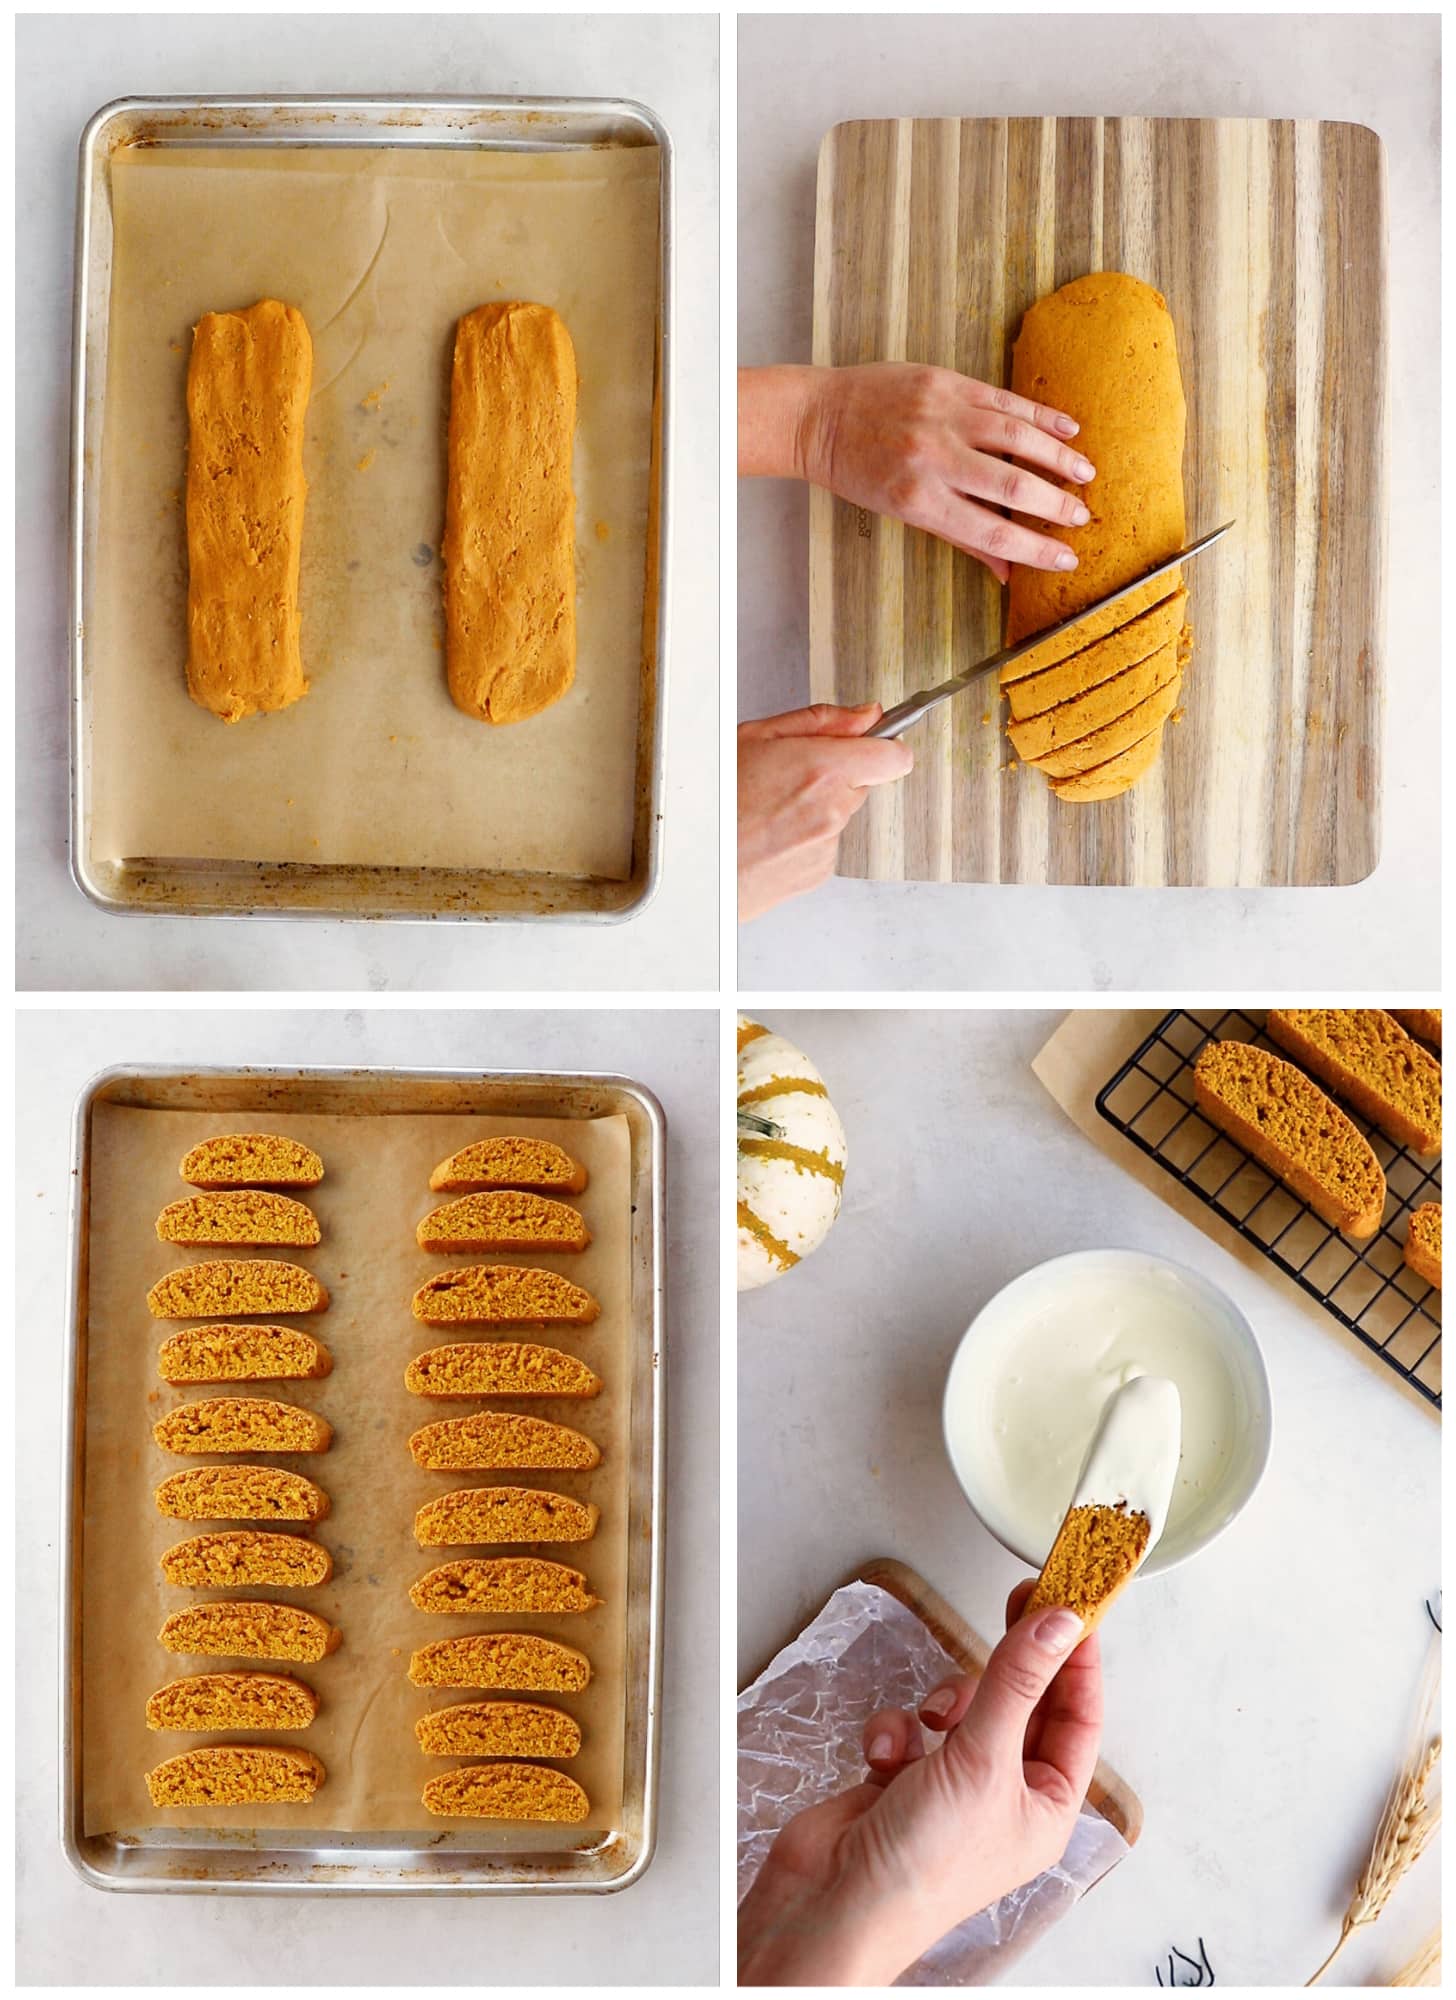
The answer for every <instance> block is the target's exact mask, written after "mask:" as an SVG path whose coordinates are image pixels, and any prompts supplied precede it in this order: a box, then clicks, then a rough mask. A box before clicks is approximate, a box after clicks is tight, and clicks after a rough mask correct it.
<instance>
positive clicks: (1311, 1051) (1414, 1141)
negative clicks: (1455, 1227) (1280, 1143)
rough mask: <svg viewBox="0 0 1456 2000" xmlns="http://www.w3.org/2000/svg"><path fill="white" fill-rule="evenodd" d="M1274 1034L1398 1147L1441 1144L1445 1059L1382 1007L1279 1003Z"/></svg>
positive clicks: (1429, 1149)
mask: <svg viewBox="0 0 1456 2000" xmlns="http://www.w3.org/2000/svg"><path fill="white" fill-rule="evenodd" d="M1268 1026H1269V1033H1270V1036H1271V1037H1272V1038H1273V1040H1274V1041H1276V1042H1278V1044H1279V1046H1280V1047H1281V1048H1284V1049H1288V1051H1289V1053H1290V1054H1291V1055H1292V1056H1293V1057H1294V1059H1295V1061H1296V1062H1297V1063H1299V1064H1300V1066H1301V1067H1302V1068H1304V1069H1307V1070H1311V1071H1313V1073H1314V1075H1316V1076H1317V1077H1318V1078H1319V1080H1320V1082H1321V1083H1325V1084H1328V1085H1329V1087H1330V1089H1331V1090H1333V1091H1334V1092H1335V1094H1336V1096H1337V1097H1343V1098H1344V1100H1345V1102H1346V1103H1347V1104H1353V1105H1354V1107H1355V1109H1356V1110H1357V1111H1359V1112H1360V1113H1362V1114H1363V1116H1365V1117H1366V1118H1368V1119H1369V1120H1370V1122H1371V1124H1372V1125H1378V1126H1379V1127H1380V1129H1381V1131H1382V1132H1385V1133H1388V1134H1389V1136H1390V1137H1391V1138H1392V1139H1394V1140H1395V1142H1396V1144H1397V1145H1399V1146H1409V1147H1410V1148H1411V1150H1412V1151H1413V1152H1417V1153H1434V1152H1435V1151H1436V1149H1437V1147H1438V1146H1439V1145H1440V1143H1441V1065H1440V1064H1439V1063H1438V1062H1437V1061H1436V1058H1435V1057H1434V1056H1433V1055H1431V1054H1430V1052H1429V1051H1428V1050H1426V1049H1423V1048H1422V1047H1421V1045H1420V1043H1419V1042H1416V1041H1412V1039H1411V1037H1410V1036H1409V1035H1408V1034H1407V1033H1406V1031H1405V1029H1404V1028H1403V1027H1402V1026H1401V1025H1400V1023H1399V1021H1397V1020H1396V1019H1395V1018H1394V1016H1393V1015H1390V1014H1387V1013H1386V1012H1385V1011H1384V1010H1383V1009H1382V1008H1380V1007H1272V1008H1271V1009H1270V1010H1269V1021H1268Z"/></svg>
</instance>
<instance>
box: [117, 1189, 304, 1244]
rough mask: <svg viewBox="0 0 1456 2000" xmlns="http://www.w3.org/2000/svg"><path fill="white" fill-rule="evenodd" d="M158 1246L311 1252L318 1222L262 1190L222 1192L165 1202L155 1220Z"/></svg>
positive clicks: (298, 1203)
mask: <svg viewBox="0 0 1456 2000" xmlns="http://www.w3.org/2000/svg"><path fill="white" fill-rule="evenodd" d="M157 1234H158V1236H160V1237H161V1239H162V1241H163V1242H164V1243H181V1244H185V1245H187V1246H188V1247H189V1248H190V1247H192V1246H195V1245H204V1246H205V1245H210V1244H214V1243H217V1244H233V1243H275V1244H276V1243H286V1244H291V1245H297V1246H298V1247H300V1248H302V1249H306V1250H307V1249H312V1248H313V1246H314V1245H315V1244H316V1243H318V1241H319V1240H320V1239H319V1225H318V1217H317V1216H316V1215H315V1214H314V1212H313V1210H312V1209H311V1208H309V1207H308V1206H307V1204H306V1203H304V1202H301V1201H295V1200H294V1199H293V1197H292V1196H291V1195H286V1194H272V1193H270V1192H269V1191H268V1190H266V1189H264V1188H224V1189H221V1190H219V1191H217V1192H215V1193H209V1194H190V1195H186V1196H184V1198H183V1199H182V1200H181V1201H171V1202H168V1204H167V1206H166V1207H165V1208H164V1209H163V1210H162V1212H161V1214H160V1215H159V1216H158V1217H157Z"/></svg>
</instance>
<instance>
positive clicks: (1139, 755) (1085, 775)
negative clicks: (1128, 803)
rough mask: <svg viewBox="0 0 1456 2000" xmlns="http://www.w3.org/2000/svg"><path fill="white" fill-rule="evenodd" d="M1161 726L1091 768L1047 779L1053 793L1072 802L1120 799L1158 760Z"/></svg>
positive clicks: (1083, 802) (1082, 802) (1088, 802)
mask: <svg viewBox="0 0 1456 2000" xmlns="http://www.w3.org/2000/svg"><path fill="white" fill-rule="evenodd" d="M1163 727H1164V725H1163V724H1162V723H1160V724H1159V725H1158V727H1157V728H1156V729H1154V730H1150V731H1149V733H1148V734H1147V735H1146V736H1144V737H1143V738H1141V740H1140V741H1139V742H1137V743H1134V744H1133V745H1132V747H1131V748H1130V749H1128V750H1122V751H1119V752H1118V754H1117V756H1115V757H1109V758H1108V760H1107V762H1106V763H1105V764H1094V765H1093V767H1092V769H1091V770H1090V771H1078V772H1076V773H1075V774H1074V775H1073V776H1072V777H1070V778H1052V779H1051V780H1050V781H1049V782H1050V784H1051V788H1052V790H1053V792H1055V794H1056V796H1057V797H1058V798H1059V799H1066V800H1067V801H1068V803H1069V804H1072V805H1090V804H1093V803H1095V802H1096V801H1097V800H1099V799H1115V798H1119V797H1120V796H1121V795H1122V793H1123V792H1126V791H1130V790H1131V788H1132V787H1133V786H1134V785H1135V784H1136V783H1137V781H1138V779H1139V778H1141V777H1145V776H1146V775H1147V773H1148V772H1149V771H1150V770H1151V769H1152V767H1153V765H1154V764H1155V763H1156V762H1157V757H1158V751H1159V749H1160V748H1161V747H1162V742H1163Z"/></svg>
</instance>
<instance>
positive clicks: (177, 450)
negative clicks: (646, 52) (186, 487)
mask: <svg viewBox="0 0 1456 2000" xmlns="http://www.w3.org/2000/svg"><path fill="white" fill-rule="evenodd" d="M659 164H660V163H659V156H658V150H657V148H656V147H654V146H645V147H640V148H606V149H602V150H600V151H596V150H593V151H582V152H562V153H551V152H546V153H534V154H533V153H509V152H497V151H480V150H475V149H471V148H469V147H464V146H462V147H429V148H423V149H411V150H408V151H406V150H403V149H400V150H394V151H388V150H375V149H372V148H369V149H364V148H361V149H357V150H355V149H343V150H330V149H327V148H298V149H293V148H275V147H262V148H255V149H252V150H247V149H244V148H241V147H226V146H224V147H217V148H213V149H207V148H189V147H176V148H171V147H157V148H140V149H128V150H125V151H123V152H121V153H119V154H118V155H117V157H116V158H115V160H114V161H113V162H112V166H111V203H112V214H113V222H114V229H115V246H114V257H113V264H112V292H111V318H110V333H109V351H108V357H107V368H106V406H105V427H104V435H103V448H102V468H101V470H102V498H101V511H100V524H99V535H98V550H97V565H98V573H97V578H96V590H95V594H94V599H93V604H94V609H93V614H92V615H93V621H94V623H93V627H92V629H91V630H90V631H89V633H88V641H89V648H90V655H91V682H90V696H91V716H92V736H91V745H90V752H91V769H92V783H93V791H92V797H93V822H92V842H93V850H94V852H95V853H96V854H97V855H98V856H101V857H104V858H107V859H117V858H125V859H142V858H151V859H174V860H175V859H193V860H233V861H269V862H272V861H294V862H298V861H305V862H308V861H312V862H329V863H370V864H376V865H382V866H404V865H416V866H428V867H474V868H482V869H496V870H501V869H529V870H539V871H545V872H547V873H558V874H565V875H571V876H586V875H596V876H602V877H606V878H608V879H611V880H622V879H624V878H625V877H626V876H627V875H628V873H629V872H630V868H631V837H632V817H633V805H634V788H635V776H636V755H637V751H636V740H637V709H638V699H639V684H640V677H641V659H642V609H643V589H644V576H645V571H646V546H647V515H648V492H649V462H650V453H651V441H652V435H651V434H652V396H653V354H654V342H655V328H656V313H657V263H656V259H657V227H658V173H659ZM265 297H275V298H280V299H282V300H284V301H285V302H286V303H288V304H291V305H296V306H297V307H299V308H300V310H301V311H302V312H303V315H304V317H305V319H306V320H307V321H308V325H309V330H310V333H311V334H312V337H313V344H314V378H313V393H312V398H311V401H310V403H309V410H308V430H307V441H306V447H305V468H306V471H307V476H308V483H309V494H308V504H307V509H306V512H305V516H304V545H303V574H302V585H301V593H302V612H303V657H304V668H305V671H306V673H307V675H308V678H309V681H310V691H309V693H308V694H307V695H306V696H305V697H304V699H303V700H302V701H300V702H296V703H295V704H294V705H293V707H292V708H289V709H285V710H282V711H280V712H279V713H277V714H274V715H265V716H252V717H249V718H248V719H247V720H246V721H244V722H240V723H236V724H233V725H231V726H229V725H226V724H224V723H222V722H220V721H219V720H218V719H217V718H216V717H215V716H212V715H210V714H208V713H207V712H206V711H205V710H204V709H202V708H199V707H198V706H197V705H196V704H195V703H194V702H192V701H191V700H190V699H189V698H188V695H187V690H186V683H185V678H184V664H185V660H186V620H185V612H186V597H187V551H186V528H185V521H184V515H183V504H182V490H183V483H184V478H185V468H186V450H187V422H186V408H185V388H186V376H187V361H188V355H189V352H190V348H191V338H192V327H193V325H194V324H195V323H196V321H197V319H198V318H199V317H200V316H201V314H202V313H204V312H207V311H222V310H227V309H230V308H233V307H239V306H246V305H251V304H252V303H253V302H254V301H255V300H257V299H260V298H265ZM516 298H521V299H531V300H538V301H540V302H542V303H544V304H546V305H551V306H554V307H555V308H556V310H557V311H558V312H559V313H560V314H561V316H562V318H563V319H564V320H565V322H566V325H567V328H568V330H569V331H570V333H571V337H572V340H573V342H574V343H575V346H576V353H577V363H578V367H579V370H580V376H581V393H580V402H579V408H578V428H577V439H576V454H575V466H574V476H575V483H576V493H577V564H578V578H577V588H578V659H577V677H576V683H575V685H574V687H573V688H572V690H571V692H570V693H569V694H568V695H567V696H566V697H565V698H564V699H563V700H562V701H560V702H558V703H557V704H556V705H555V707H553V708H551V709H548V710H547V711H546V713H545V714H543V715H540V716H536V717H534V718H532V719H531V720H530V721H528V722H523V723H516V724H512V725H510V726H508V727H505V728H491V727H490V726H489V725H488V724H484V723H481V722H478V721H476V720H474V719H473V718H471V717H469V716H466V715H463V714H462V713H461V712H460V711H459V710H458V709H456V708H455V707H454V705H453V704H452V703H451V701H450V698H449V694H448V692H447V690H446V685H445V665H444V651H443V645H444V636H443V635H444V615H443V610H442V606H441V599H440V591H441V568H440V561H439V555H438V549H439V540H440V534H441V530H442V526H443V519H444V504H445V502H444V493H445V483H444V482H445V473H444V465H445V419H446V414H447V412H448V408H449V365H450V354H451V348H452V342H453V338H454V328H455V322H456V320H457V319H458V318H459V317H460V315H461V314H462V313H465V312H468V311H469V310H470V309H471V308H472V307H474V306H477V305H481V304H484V303H487V302H489V301H491V300H497V299H516Z"/></svg>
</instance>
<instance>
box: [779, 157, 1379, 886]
mask: <svg viewBox="0 0 1456 2000" xmlns="http://www.w3.org/2000/svg"><path fill="white" fill-rule="evenodd" d="M1098 270H1118V271H1127V272H1130V273H1131V274H1132V275H1133V276H1135V277H1139V278H1142V279H1145V280H1146V281H1147V282H1148V283H1150V284H1152V285H1155V286H1156V287H1157V289H1158V290H1159V291H1161V292H1162V293H1163V294H1164V295H1165V296H1166V298H1167V300H1168V304H1169V307H1170V308H1171V311H1172V314H1173V320H1174V324H1175V326H1176V329H1177V335H1178V352H1179V358H1180V362H1181V366H1182V373H1183V385H1184V390H1185V393H1186V396H1187V400H1188V445H1187V452H1186V455H1185V458H1184V485H1185V490H1186V493H1187V500H1188V531H1189V535H1190V537H1191V536H1193V535H1196V534H1201V533H1203V532H1205V531H1206V530H1207V529H1209V528H1211V527H1214V526H1216V525H1217V524H1218V523H1219V522H1220V521H1226V520H1229V519H1236V520H1237V522H1238V526H1237V528H1236V530H1235V531H1234V533H1233V534H1232V535H1229V536H1226V537H1225V539H1224V540H1223V541H1222V542H1221V543H1220V544H1219V546H1218V548H1217V549H1216V550H1215V551H1212V552H1210V553H1209V554H1208V555H1206V556H1204V557H1202V558H1201V559H1200V560H1199V561H1197V562H1195V563H1193V564H1190V565H1189V566H1188V568H1187V569H1186V570H1185V572H1184V578H1185V581H1186V582H1187V584H1188V588H1189V607H1188V616H1189V622H1190V623H1191V625H1192V627H1193V662H1192V667H1191V670H1190V672H1189V674H1188V676H1187V678H1186V679H1185V682H1184V688H1183V696H1182V715H1181V719H1180V720H1179V721H1178V722H1177V723H1176V724H1174V725H1170V726H1169V728H1168V729H1167V730H1166V731H1165V732H1164V739H1163V741H1164V748H1163V754H1162V756H1161V758H1160V759H1159V760H1158V763H1157V765H1156V766H1155V767H1154V769H1153V770H1152V771H1151V772H1150V773H1149V774H1148V776H1147V777H1146V778H1144V779H1143V780H1141V781H1140V782H1139V783H1138V784H1137V785H1135V786H1134V787H1133V789H1132V791H1130V792H1128V793H1125V794H1124V795H1123V796H1122V797H1121V798H1118V799H1112V800H1107V801H1104V802H1103V803H1101V804H1097V805H1071V804H1066V803H1063V802H1061V801H1059V800H1057V799H1055V798H1054V797H1053V796H1052V794H1051V792H1050V790H1049V789H1048V787H1047V784H1046V781H1045V780H1044V779H1043V778H1042V776H1041V775H1040V774H1039V773H1038V772H1035V771H1032V770H1028V769H1024V768H1022V767H1020V766H1019V765H1016V764H1015V760H1014V753H1013V752H1012V750H1011V746H1010V743H1009V741H1008V739H1007V737H1006V735H1005V731H1004V724H1005V704H1004V702H1003V701H1001V699H1000V697H999V695H998V694H997V693H996V691H995V686H994V677H991V678H990V679H988V681H987V682H986V683H985V684H984V691H982V689H976V690H973V691H971V692H968V693H967V694H965V695H963V696H961V697H959V698H958V699H957V700H955V701H953V702H950V703H946V704H944V705H942V707H941V708H940V709H939V710H937V711H936V713H935V714H934V716H932V717H931V718H930V719H929V720H928V721H926V722H924V723H921V724H920V725H919V726H918V727H917V728H916V729H914V730H913V731H912V732H911V734H910V735H909V736H908V737H907V739H906V740H907V742H909V743H910V744H911V745H912V746H913V748H914V750H915V756H916V766H915V770H914V773H913V774H912V776H911V777H910V778H909V779H907V780H906V782H905V783H904V784H903V785H898V786H885V787H881V788H879V789H877V790H876V791H874V792H872V793H871V795H870V798H869V801H868V803H867V804H866V806H865V808H864V810H863V811H862V812H861V813H859V814H858V815H857V817H856V818H855V820H854V821H853V822H852V824H851V826H850V828H849V830H848V831H847V833H846V834H845V836H844V838H843V840H842V841H841V843H840V859H839V872H840V873H841V874H844V875H855V876H867V877H872V878H875V879H879V880H887V879H888V880H906V881H940V882H952V881H954V882H1056V883H1132V884H1142V885H1157V884H1163V883H1178V884H1201V885H1209V886H1228V885H1241V886H1248V887H1259V886H1264V885H1281V886H1282V885H1296V884H1331V883H1349V882H1358V881H1360V880H1362V879H1363V878H1364V877H1365V876H1366V875H1368V874H1369V873H1370V871H1371V870H1372V869H1373V867H1374V866H1375V863H1376V860H1377V858H1378V851H1379V822H1380V732H1381V705H1382V704H1381V684H1382V649H1383V645H1384V609H1383V596H1384V571H1385V532H1386V462H1385V460H1386V445H1385V424H1386V394H1387V392H1386V327H1385V316H1386V306H1385V161H1384V153H1383V150H1382V148H1381V144H1380V141H1379V139H1378V138H1377V137H1376V135H1375V134H1374V133H1373V132H1370V131H1368V130H1366V129H1365V128H1364V127H1363V126H1358V125H1342V124H1324V123H1318V122H1314V121H1308V120H1280V121H1272V122H1271V121H1265V120H1256V119H1225V118H1219V119H1177V118H1040V119H1038V118H1013V119H994V118H971V119H913V118H901V119H876V120H865V121H859V122H854V123H850V124H846V125H838V126H836V127H835V128H834V130H833V131H832V132H830V133H829V135H828V136H827V138H826V139H825V141H824V144H823V147H822V149H821V152H820V159H819V187H818V214H817V224H816V234H815V265H814V359H815V361H816V362H821V363H845V362H858V361H901V360H903V361H919V362H934V363H937V364H939V365H941V366H943V367H947V368H956V369H960V370H961V371H962V372H964V373H966V374H968V375H973V376H976V377H979V378H980V379H981V380H983V381H988V382H995V383H1004V382H1009V380H1010V375H1011V349H1012V343H1013V341H1014V339H1015V336H1016V332H1017V329H1018V327H1019V325H1020V322H1021V317H1022V314H1023V313H1024V312H1025V311H1026V309H1027V307H1028V306H1030V305H1031V304H1032V303H1033V302H1034V301H1035V300H1036V299H1038V298H1040V297H1041V296H1043V295H1044V294H1045V293H1047V292H1052V291H1055V290H1056V289H1057V287H1058V286H1059V285H1063V284H1066V283H1067V282H1068V281H1069V280H1070V279H1072V278H1077V277H1080V276H1082V275H1083V274H1084V273H1086V272H1089V271H1098ZM1074 414H1075V412H1074ZM810 519H811V530H810V660H811V681H812V686H813V693H814V699H815V700H816V701H835V702H858V701H866V700H879V701H882V702H883V703H884V704H885V705H886V707H888V706H889V705H890V704H891V703H892V702H896V701H899V700H900V699H901V698H902V696H904V695H906V694H910V693H914V692H915V691H916V690H917V689H918V688H922V687H927V686H931V685H933V684H934V683H935V682H937V681H940V680H944V679H945V678H947V677H948V676H949V675H950V674H953V673H959V672H961V671H963V670H964V669H965V668H967V667H969V666H971V665H973V664H974V662H975V661H976V660H978V659H983V658H985V657H986V656H987V655H988V654H990V653H993V652H995V651H996V650H997V649H998V648H999V647H1000V646H1001V644H1002V643H1003V639H1002V626H1003V620H1004V601H1005V593H1004V592H1003V591H1002V590H1001V588H1000V586H999V585H998V584H997V583H996V581H995V579H994V578H992V577H991V576H990V574H989V573H988V572H987V571H986V570H984V569H983V568H982V567H981V565H980V564H979V563H976V562H974V561H973V560H971V559H970V558H969V557H966V556H962V555H960V554H958V553H957V552H956V551H954V550H952V549H950V548H949V547H948V546H946V545H945V544H943V543H939V542H937V541H935V540H933V539H932V538H931V537H930V536H928V535H924V534H922V533H920V532H919V531H918V530H916V529H913V528H906V527H905V526H903V525H902V524H901V523H899V522H896V521H891V520H887V519H882V518H879V517H877V516H875V515H872V514H870V513H868V512H866V511H865V510H864V509H862V508H856V507H853V506H850V505H848V504H846V503H845V502H843V501H839V500H836V499H834V498H833V497H832V496H831V495H829V494H828V493H825V492H822V491H820V490H818V489H816V490H815V492H814V494H813V498H812V503H811V517H810Z"/></svg>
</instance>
